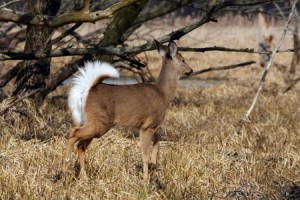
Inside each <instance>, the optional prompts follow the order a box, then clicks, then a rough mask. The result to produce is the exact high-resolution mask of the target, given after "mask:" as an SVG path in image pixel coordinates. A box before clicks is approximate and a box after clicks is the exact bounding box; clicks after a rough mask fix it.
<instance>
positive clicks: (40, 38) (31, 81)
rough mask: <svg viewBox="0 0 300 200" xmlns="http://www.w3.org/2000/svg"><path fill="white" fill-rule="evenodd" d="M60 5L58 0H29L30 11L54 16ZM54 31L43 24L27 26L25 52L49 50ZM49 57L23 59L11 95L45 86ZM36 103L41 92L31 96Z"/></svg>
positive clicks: (48, 72)
mask: <svg viewBox="0 0 300 200" xmlns="http://www.w3.org/2000/svg"><path fill="white" fill-rule="evenodd" d="M59 7H60V0H52V1H44V0H31V1H29V9H30V12H32V13H34V14H43V15H48V16H55V15H56V14H57V12H58V10H59ZM53 32H54V29H53V28H47V27H43V26H30V25H29V26H27V29H26V44H25V49H24V51H25V52H30V51H39V50H40V51H42V50H51V46H52V45H51V43H50V41H51V36H52V34H53ZM50 61H51V59H50V58H44V59H39V60H28V61H25V62H24V64H23V66H21V69H20V70H19V72H18V74H17V78H16V85H15V90H14V92H13V95H18V94H20V93H29V92H31V91H33V90H36V89H37V88H40V89H41V90H40V91H42V90H43V88H44V87H45V85H46V83H45V79H46V78H47V77H48V75H49V74H50ZM32 98H33V99H34V100H35V102H36V103H39V102H41V100H42V99H43V98H44V95H43V94H42V92H37V93H36V94H35V95H33V96H32Z"/></svg>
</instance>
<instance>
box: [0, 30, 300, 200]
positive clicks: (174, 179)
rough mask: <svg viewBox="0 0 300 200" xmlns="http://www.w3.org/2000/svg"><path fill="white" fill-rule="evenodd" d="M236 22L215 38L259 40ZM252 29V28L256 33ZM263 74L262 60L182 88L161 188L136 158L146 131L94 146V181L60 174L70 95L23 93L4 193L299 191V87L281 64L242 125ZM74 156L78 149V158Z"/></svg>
mask: <svg viewBox="0 0 300 200" xmlns="http://www.w3.org/2000/svg"><path fill="white" fill-rule="evenodd" d="M209 28H211V29H209ZM215 28H216V27H214V26H211V27H210V26H205V27H204V28H202V29H200V30H199V31H198V32H197V33H196V32H195V33H194V32H193V33H192V34H191V37H192V36H195V37H196V35H197V40H202V39H203V38H205V35H206V34H205V32H210V31H211V32H214V29H215ZM234 30H237V31H238V33H239V34H237V35H236V37H235V39H232V38H231V34H227V33H228V32H229V33H231V32H234V31H233V29H232V28H230V27H228V28H226V27H223V29H222V30H218V31H220V32H221V35H222V37H223V40H220V38H219V37H212V38H210V39H207V40H206V43H207V44H215V45H220V46H221V45H224V46H225V45H228V44H230V45H231V46H232V47H237V48H238V47H241V48H242V47H249V46H250V47H251V45H252V46H253V45H254V44H256V43H255V42H256V40H255V35H254V36H253V34H255V33H256V32H255V27H252V26H250V25H249V27H248V28H247V27H241V28H240V29H238V28H237V27H235V28H234ZM203 31H204V33H203ZM202 34H203V35H204V36H203V38H202ZM243 34H249V37H247V39H248V40H245V37H243ZM192 38H193V37H192ZM230 38H231V39H230ZM183 42H184V41H182V43H181V45H184V44H183ZM248 42H249V43H248ZM248 44H249V46H247V45H248ZM287 45H288V44H287ZM201 46H208V45H201ZM254 47H255V45H254ZM151 54H152V53H150V54H149V55H151ZM154 54H155V53H154ZM184 54H185V55H186V57H188V58H187V60H188V61H190V63H191V65H193V66H195V67H194V68H196V69H201V68H204V67H208V66H217V65H226V64H230V63H235V62H240V61H245V60H249V59H256V58H257V57H256V56H255V55H249V54H235V53H217V52H210V53H204V54H201V53H200V54H195V53H184ZM154 56H156V55H154ZM149 58H150V59H153V60H158V59H157V57H149ZM290 60H291V55H290V54H285V55H283V54H281V55H279V56H278V57H277V58H276V62H280V63H281V64H285V65H288V64H289V62H290ZM156 65H157V63H156ZM153 66H154V65H153ZM150 68H151V69H152V66H150ZM153 69H155V68H154V67H153ZM261 74H262V69H260V68H259V67H258V66H256V65H255V66H252V67H248V68H246V69H237V70H231V71H226V72H218V73H209V74H206V75H202V76H201V77H199V78H202V79H203V80H206V81H213V83H214V85H213V86H211V87H207V88H199V87H188V88H187V87H179V88H178V91H177V94H176V96H177V101H176V102H177V103H174V104H172V105H171V106H170V107H169V109H168V112H167V115H166V119H165V122H164V124H163V126H162V130H163V131H162V135H163V141H161V149H160V155H159V171H158V176H159V178H160V181H161V182H162V183H163V184H164V189H162V190H155V189H152V188H151V187H148V186H147V185H145V184H144V181H143V180H142V176H141V172H140V171H139V170H138V167H137V166H138V165H140V164H141V153H140V149H139V140H138V138H136V137H128V134H127V133H126V132H124V131H118V130H112V131H111V132H109V133H108V134H106V135H105V136H104V137H103V138H101V139H97V140H94V141H93V143H92V144H91V146H90V147H89V149H88V151H87V158H86V161H87V174H88V177H89V179H88V180H84V179H77V178H76V177H75V176H74V172H73V171H74V170H73V169H71V168H70V173H69V174H68V175H67V177H66V180H64V181H58V182H57V183H53V182H52V177H53V176H54V175H55V174H56V173H57V172H58V171H59V170H60V169H61V162H62V158H63V152H64V149H65V145H66V135H67V132H68V130H69V128H70V127H71V126H72V123H71V118H70V113H69V112H68V111H67V107H66V97H65V96H62V97H60V96H55V95H52V97H49V98H48V99H47V101H46V102H45V104H44V105H43V107H42V108H40V109H35V108H34V106H33V105H32V104H31V103H30V102H29V101H24V104H23V109H21V110H20V109H19V108H18V109H17V108H12V109H10V110H9V112H8V113H7V114H6V115H4V116H1V118H0V120H1V125H0V126H1V133H0V134H1V135H0V137H1V139H0V148H1V151H0V199H282V198H288V197H290V198H291V197H293V195H294V194H296V195H297V194H298V195H300V192H299V190H300V189H299V188H300V146H299V143H300V135H299V130H300V108H299V99H300V87H299V86H296V87H295V88H294V89H293V90H292V91H290V92H288V93H283V92H282V90H283V89H284V87H285V85H284V79H283V77H284V74H283V73H282V72H280V71H279V70H278V69H277V68H275V67H272V68H271V72H270V74H269V77H268V80H267V82H266V85H265V88H264V90H263V92H262V94H261V96H260V98H259V102H258V106H257V107H256V109H255V110H254V113H253V114H252V118H251V122H250V123H249V124H246V126H245V127H244V128H243V129H242V130H241V133H240V134H236V133H235V132H234V131H235V129H236V127H237V124H238V122H239V120H240V119H241V117H242V116H243V114H244V113H245V111H246V110H247V109H248V107H249V105H250V103H251V100H252V98H253V96H254V93H255V91H256V88H257V85H258V81H259V79H260V76H261ZM63 90H65V89H63ZM24 108H29V109H24ZM129 136H130V135H129ZM75 160H76V155H75V154H73V158H72V160H71V162H72V163H75ZM298 197H299V196H298ZM291 199H292V198H291Z"/></svg>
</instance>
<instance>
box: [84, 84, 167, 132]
mask: <svg viewBox="0 0 300 200" xmlns="http://www.w3.org/2000/svg"><path fill="white" fill-rule="evenodd" d="M166 107H167V103H166V100H165V95H164V93H163V92H162V91H161V90H160V89H159V88H158V87H157V86H155V85H152V84H135V85H121V86H120V85H118V86H115V85H106V84H98V85H96V86H94V87H92V88H91V90H90V92H89V95H88V98H87V102H86V108H85V110H86V113H87V120H88V121H89V120H94V121H97V122H101V123H105V124H107V125H109V126H118V127H126V128H137V129H141V128H156V127H157V126H159V125H160V124H161V123H162V121H163V119H164V116H165V111H166Z"/></svg>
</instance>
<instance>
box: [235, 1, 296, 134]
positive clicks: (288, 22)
mask: <svg viewBox="0 0 300 200" xmlns="http://www.w3.org/2000/svg"><path fill="white" fill-rule="evenodd" d="M297 2H298V0H295V1H294V3H293V6H292V9H291V12H290V14H289V17H288V20H287V22H286V24H285V27H284V29H283V33H282V35H281V38H280V40H279V42H278V43H277V45H276V47H275V49H274V50H273V52H272V55H271V58H270V60H269V62H268V65H267V66H266V68H265V71H264V73H263V75H262V77H261V81H260V84H259V87H258V89H257V92H256V94H255V96H254V98H253V101H252V104H251V106H250V108H249V109H248V110H247V112H246V114H245V116H244V117H243V118H242V119H241V120H240V123H239V126H238V128H237V130H236V132H237V133H240V131H241V128H242V127H243V126H244V124H245V123H246V122H248V121H249V116H250V114H251V112H252V111H253V108H254V106H255V105H256V103H257V100H258V97H259V94H260V92H261V90H262V88H263V85H264V83H265V79H266V77H267V75H268V71H269V69H270V66H271V64H272V62H273V59H274V58H275V55H276V53H277V51H278V49H279V48H280V47H281V45H282V43H283V40H284V38H285V35H286V32H287V29H288V26H289V24H290V21H291V19H292V16H293V13H294V10H295V7H296V3H297Z"/></svg>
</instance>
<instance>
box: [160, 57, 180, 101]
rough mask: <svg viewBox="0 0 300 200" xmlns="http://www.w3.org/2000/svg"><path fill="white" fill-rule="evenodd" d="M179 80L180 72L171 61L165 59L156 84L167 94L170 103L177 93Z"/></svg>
mask: <svg viewBox="0 0 300 200" xmlns="http://www.w3.org/2000/svg"><path fill="white" fill-rule="evenodd" d="M177 82H178V73H177V70H176V69H175V67H174V66H173V64H172V63H171V61H168V60H163V63H162V69H161V71H160V74H159V77H158V79H157V82H156V85H157V86H158V87H159V88H161V90H162V91H163V93H164V94H165V97H166V100H167V103H170V102H171V101H172V100H173V98H174V95H175V91H176V86H177Z"/></svg>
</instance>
